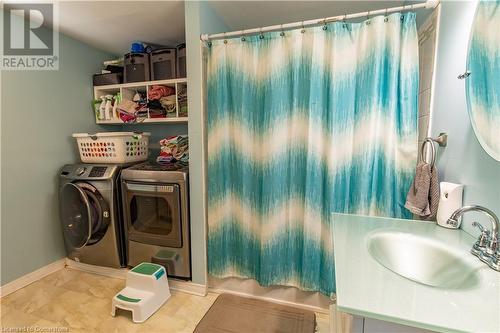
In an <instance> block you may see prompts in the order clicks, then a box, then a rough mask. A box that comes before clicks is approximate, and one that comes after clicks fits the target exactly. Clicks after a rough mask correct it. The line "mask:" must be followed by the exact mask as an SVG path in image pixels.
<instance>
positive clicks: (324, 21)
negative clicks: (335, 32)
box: [323, 17, 328, 30]
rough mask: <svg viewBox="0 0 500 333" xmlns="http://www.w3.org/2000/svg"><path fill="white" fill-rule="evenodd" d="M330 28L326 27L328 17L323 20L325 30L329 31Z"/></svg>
mask: <svg viewBox="0 0 500 333" xmlns="http://www.w3.org/2000/svg"><path fill="white" fill-rule="evenodd" d="M327 29H328V27H327V26H326V17H325V18H324V19H323V30H327Z"/></svg>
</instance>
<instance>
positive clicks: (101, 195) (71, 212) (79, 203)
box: [59, 164, 126, 268]
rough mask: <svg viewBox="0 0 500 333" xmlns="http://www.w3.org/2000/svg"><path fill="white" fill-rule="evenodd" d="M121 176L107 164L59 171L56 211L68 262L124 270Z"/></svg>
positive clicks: (67, 168)
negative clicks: (58, 213) (120, 198)
mask: <svg viewBox="0 0 500 333" xmlns="http://www.w3.org/2000/svg"><path fill="white" fill-rule="evenodd" d="M120 172H121V166H119V165H110V164H108V165H106V164H99V165H97V164H95V165H94V164H71V165H65V166H64V167H63V168H62V169H61V172H60V174H59V181H60V182H59V211H60V220H61V224H62V230H63V235H64V244H65V246H66V252H67V256H68V258H70V259H73V260H75V261H77V262H81V263H85V264H91V265H97V266H105V267H113V268H120V267H125V264H126V260H125V255H124V251H123V249H124V240H123V230H122V225H121V223H120V221H121V219H120V214H121V213H120V210H121V209H120V206H119V205H120V200H119V193H120V191H119V185H120V183H119V177H120Z"/></svg>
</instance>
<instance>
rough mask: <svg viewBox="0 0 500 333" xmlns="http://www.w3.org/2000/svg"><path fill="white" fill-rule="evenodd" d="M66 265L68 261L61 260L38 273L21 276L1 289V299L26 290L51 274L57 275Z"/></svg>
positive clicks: (42, 268) (40, 269) (39, 270)
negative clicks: (20, 290) (23, 289)
mask: <svg viewBox="0 0 500 333" xmlns="http://www.w3.org/2000/svg"><path fill="white" fill-rule="evenodd" d="M65 265H66V259H65V258H63V259H60V260H57V261H54V262H53V263H51V264H48V265H46V266H43V267H41V268H39V269H37V270H36V271H33V272H31V273H28V274H26V275H23V276H21V277H20V278H17V279H15V280H14V281H11V282H9V283H7V284H5V285H3V286H1V287H0V298H1V297H4V296H7V295H9V294H12V293H13V292H15V291H16V290H19V289H21V288H24V287H26V286H28V285H30V284H32V283H33V282H36V281H38V280H40V279H42V278H44V277H46V276H47V275H49V274H52V273H55V272H57V271H58V270H60V269H63V268H64V266H65Z"/></svg>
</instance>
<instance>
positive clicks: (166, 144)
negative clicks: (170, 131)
mask: <svg viewBox="0 0 500 333" xmlns="http://www.w3.org/2000/svg"><path fill="white" fill-rule="evenodd" d="M160 146H161V148H160V155H159V156H158V157H157V159H156V160H157V162H166V163H170V162H175V161H181V162H188V161H189V143H188V136H187V135H177V136H171V137H168V138H165V139H163V140H161V141H160Z"/></svg>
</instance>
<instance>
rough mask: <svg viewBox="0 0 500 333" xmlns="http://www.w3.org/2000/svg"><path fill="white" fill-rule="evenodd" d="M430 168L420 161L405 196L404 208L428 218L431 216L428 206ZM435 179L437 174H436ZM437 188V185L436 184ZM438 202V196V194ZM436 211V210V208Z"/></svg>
mask: <svg viewBox="0 0 500 333" xmlns="http://www.w3.org/2000/svg"><path fill="white" fill-rule="evenodd" d="M431 176H432V175H431V166H430V164H428V163H426V162H424V161H420V162H418V164H417V167H416V169H415V178H413V183H412V184H411V186H410V190H409V191H408V194H407V195H406V203H405V207H406V209H408V210H409V211H410V212H412V213H413V214H415V215H418V216H429V215H430V214H431V210H430V205H429V190H430V186H431V178H432V177H431ZM436 177H437V173H436ZM437 186H438V187H439V184H437ZM438 200H439V194H438ZM436 210H437V208H436Z"/></svg>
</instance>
